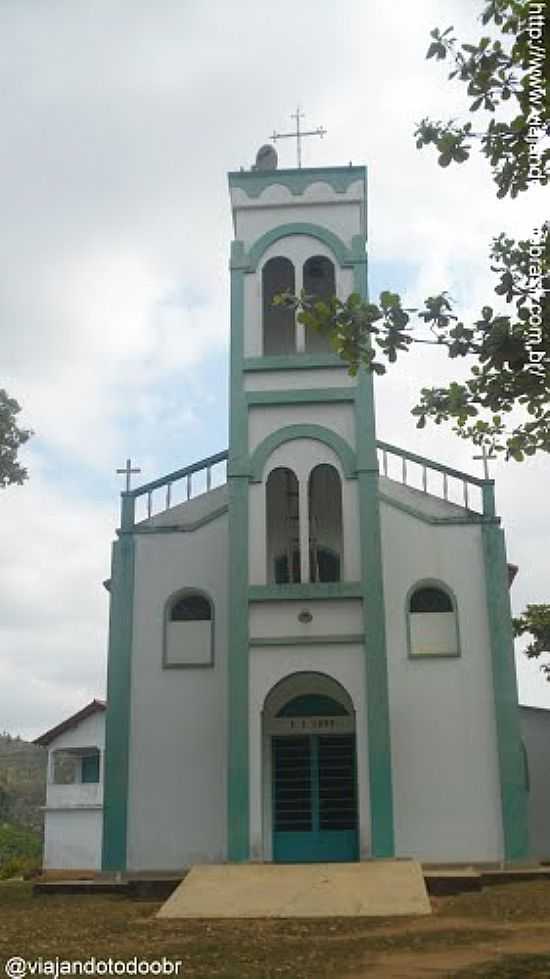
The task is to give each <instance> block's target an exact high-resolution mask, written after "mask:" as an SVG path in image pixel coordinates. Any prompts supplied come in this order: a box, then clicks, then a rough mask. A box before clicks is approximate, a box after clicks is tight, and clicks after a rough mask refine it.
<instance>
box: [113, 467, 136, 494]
mask: <svg viewBox="0 0 550 979" xmlns="http://www.w3.org/2000/svg"><path fill="white" fill-rule="evenodd" d="M140 472H141V469H132V460H131V459H127V460H126V465H125V467H124V469H117V474H120V475H121V476H126V492H127V493H129V492H130V480H131V478H132V475H133V473H140Z"/></svg>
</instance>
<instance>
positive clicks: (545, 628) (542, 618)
mask: <svg viewBox="0 0 550 979" xmlns="http://www.w3.org/2000/svg"><path fill="white" fill-rule="evenodd" d="M513 624H514V635H515V636H524V635H525V634H528V635H530V636H531V637H532V638H531V642H530V643H529V645H528V646H527V647H526V649H525V650H524V652H525V655H526V656H528V657H529V659H533V658H535V657H537V656H540V655H541V653H550V605H528V606H527V608H526V609H525V611H524V612H523V614H522V615H520V617H519V618H517V619H514V620H513ZM541 670H542V672H543V673H545V674H546V679H547V680H548V681H550V663H543V664H542V666H541Z"/></svg>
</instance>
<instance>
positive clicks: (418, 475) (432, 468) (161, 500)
mask: <svg viewBox="0 0 550 979" xmlns="http://www.w3.org/2000/svg"><path fill="white" fill-rule="evenodd" d="M376 448H377V450H378V456H379V465H380V473H381V475H383V476H387V477H388V479H392V480H394V481H396V482H398V483H401V484H402V485H404V486H408V487H410V488H411V489H417V490H420V491H421V492H422V493H426V495H430V496H436V497H439V498H440V499H442V500H444V501H446V502H448V503H454V504H455V505H456V506H459V507H462V508H464V509H465V510H467V511H468V512H470V513H477V514H483V516H484V517H494V516H495V499H494V482H493V480H492V479H479V478H478V477H477V476H470V475H469V473H464V472H461V471H460V470H458V469H452V468H451V467H450V466H444V465H442V464H441V463H439V462H435V461H432V460H431V459H425V458H424V457H423V456H420V455H416V454H415V453H414V452H409V451H408V450H406V449H400V448H398V447H397V446H395V445H390V444H389V443H388V442H381V441H377V443H376ZM227 457H228V452H227V449H226V450H225V451H223V452H217V453H216V454H215V455H212V456H208V457H207V458H206V459H201V460H200V461H199V462H194V463H192V464H191V465H190V466H184V467H183V469H176V470H175V471H174V472H171V473H168V474H167V475H166V476H161V477H160V478H159V479H154V480H152V481H151V482H150V483H144V484H143V485H142V486H138V487H136V489H132V490H128V491H127V492H125V493H122V529H123V530H129V529H130V528H131V527H133V526H134V524H135V522H136V520H137V521H140V520H146V519H149V518H151V517H153V516H157V515H158V514H159V513H163V512H165V511H166V510H169V509H170V507H172V506H176V505H178V504H179V503H186V502H187V501H188V500H191V499H193V498H195V497H196V496H199V495H200V494H201V493H208V492H209V491H210V490H211V489H214V488H215V487H216V486H222V485H223V484H224V483H225V482H226V481H227Z"/></svg>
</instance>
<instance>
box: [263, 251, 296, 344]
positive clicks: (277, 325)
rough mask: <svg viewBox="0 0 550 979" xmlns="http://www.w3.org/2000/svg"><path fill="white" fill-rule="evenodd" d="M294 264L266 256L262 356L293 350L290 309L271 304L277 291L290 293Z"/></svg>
mask: <svg viewBox="0 0 550 979" xmlns="http://www.w3.org/2000/svg"><path fill="white" fill-rule="evenodd" d="M294 289H295V285H294V266H293V264H292V262H291V261H290V260H289V259H288V258H282V257H279V258H270V259H269V261H268V262H266V263H265V265H264V267H263V270H262V296H263V352H264V354H265V355H266V356H269V355H277V354H289V353H294V352H295V350H296V338H295V328H294V310H293V309H285V307H284V306H274V305H273V299H274V297H275V296H276V295H277V294H278V293H281V292H291V293H292V294H294Z"/></svg>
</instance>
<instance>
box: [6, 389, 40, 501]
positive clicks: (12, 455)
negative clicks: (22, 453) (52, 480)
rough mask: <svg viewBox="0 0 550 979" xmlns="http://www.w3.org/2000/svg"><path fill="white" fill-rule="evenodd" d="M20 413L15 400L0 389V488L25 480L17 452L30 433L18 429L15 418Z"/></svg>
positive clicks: (25, 474)
mask: <svg viewBox="0 0 550 979" xmlns="http://www.w3.org/2000/svg"><path fill="white" fill-rule="evenodd" d="M20 411H21V408H20V406H19V405H18V403H17V401H16V400H15V398H10V397H9V395H8V394H7V392H6V391H5V390H4V389H3V388H0V488H4V487H6V486H10V485H11V484H13V483H15V484H17V485H19V486H20V485H21V484H22V483H24V481H25V480H26V479H27V475H28V474H27V470H26V469H24V468H23V466H21V465H20V464H19V463H18V461H17V452H18V450H19V449H20V448H21V446H22V445H24V444H25V442H27V441H28V440H29V438H30V437H31V435H32V432H31V431H30V430H29V429H24V428H19V427H18V425H17V422H16V416H17V415H18V414H19V412H20Z"/></svg>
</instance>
